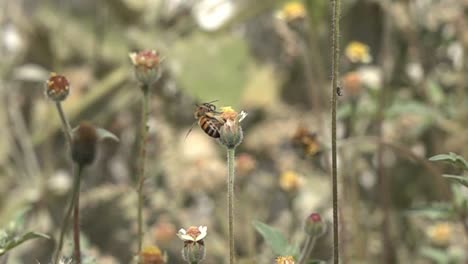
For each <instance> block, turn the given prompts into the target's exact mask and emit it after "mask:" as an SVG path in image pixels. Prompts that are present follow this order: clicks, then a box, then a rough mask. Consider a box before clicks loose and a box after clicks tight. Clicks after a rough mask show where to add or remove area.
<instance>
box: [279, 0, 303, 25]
mask: <svg viewBox="0 0 468 264" xmlns="http://www.w3.org/2000/svg"><path fill="white" fill-rule="evenodd" d="M305 16H306V9H305V7H304V5H303V4H302V3H301V2H298V1H289V2H287V3H286V4H284V5H283V7H282V8H281V10H280V11H278V12H277V14H276V17H277V18H279V19H284V20H286V21H293V20H296V19H303V18H305Z"/></svg>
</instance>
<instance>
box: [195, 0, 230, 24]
mask: <svg viewBox="0 0 468 264" xmlns="http://www.w3.org/2000/svg"><path fill="white" fill-rule="evenodd" d="M192 11H193V16H194V17H195V20H196V21H197V23H198V25H199V26H200V27H201V28H202V29H203V30H206V31H215V30H218V29H219V28H221V27H222V26H223V25H224V24H226V22H228V21H229V20H230V19H231V18H232V17H233V16H234V14H235V11H236V6H235V4H234V1H233V0H201V1H196V4H195V6H194V8H193V9H192Z"/></svg>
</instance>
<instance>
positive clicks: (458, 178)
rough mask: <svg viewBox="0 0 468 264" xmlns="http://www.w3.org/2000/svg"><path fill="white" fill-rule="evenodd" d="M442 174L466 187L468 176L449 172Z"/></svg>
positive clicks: (467, 185)
mask: <svg viewBox="0 0 468 264" xmlns="http://www.w3.org/2000/svg"><path fill="white" fill-rule="evenodd" d="M442 176H443V177H445V178H447V179H451V180H454V181H456V182H458V183H459V184H461V185H463V186H465V187H468V177H465V176H460V175H450V174H443V175H442Z"/></svg>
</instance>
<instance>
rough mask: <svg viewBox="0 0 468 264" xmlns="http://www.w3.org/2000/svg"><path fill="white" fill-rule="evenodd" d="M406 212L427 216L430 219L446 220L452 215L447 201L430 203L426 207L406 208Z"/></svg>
mask: <svg viewBox="0 0 468 264" xmlns="http://www.w3.org/2000/svg"><path fill="white" fill-rule="evenodd" d="M407 213H408V214H413V215H419V216H423V217H427V218H429V219H432V220H447V219H450V218H452V216H453V210H452V207H451V206H450V204H447V203H439V204H432V205H430V206H426V207H420V208H413V209H410V210H408V211H407Z"/></svg>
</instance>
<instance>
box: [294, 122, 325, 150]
mask: <svg viewBox="0 0 468 264" xmlns="http://www.w3.org/2000/svg"><path fill="white" fill-rule="evenodd" d="M292 143H293V145H294V146H296V147H299V148H301V149H302V151H303V152H304V154H305V155H307V156H313V155H315V154H317V152H319V151H320V143H319V142H318V139H317V134H316V133H313V132H311V131H309V130H308V129H307V128H306V127H305V126H303V125H299V126H298V128H297V129H296V132H295V133H294V136H293V137H292Z"/></svg>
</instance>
